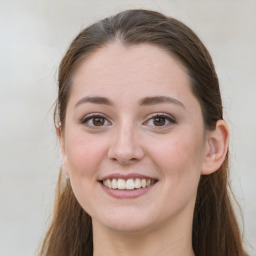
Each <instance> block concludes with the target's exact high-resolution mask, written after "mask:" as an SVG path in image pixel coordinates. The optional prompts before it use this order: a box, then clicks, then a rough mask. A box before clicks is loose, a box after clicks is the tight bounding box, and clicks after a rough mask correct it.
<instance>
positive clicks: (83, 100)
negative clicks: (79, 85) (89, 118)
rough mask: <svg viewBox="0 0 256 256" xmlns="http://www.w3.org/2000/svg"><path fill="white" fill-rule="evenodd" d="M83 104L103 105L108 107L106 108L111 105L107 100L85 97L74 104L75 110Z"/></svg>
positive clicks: (97, 97)
mask: <svg viewBox="0 0 256 256" xmlns="http://www.w3.org/2000/svg"><path fill="white" fill-rule="evenodd" d="M83 103H94V104H103V105H108V106H112V105H113V103H112V102H111V101H110V100H109V99H108V98H105V97H100V96H86V97H83V98H82V99H80V100H79V101H78V102H77V103H76V105H75V108H76V107H78V106H79V105H81V104H83Z"/></svg>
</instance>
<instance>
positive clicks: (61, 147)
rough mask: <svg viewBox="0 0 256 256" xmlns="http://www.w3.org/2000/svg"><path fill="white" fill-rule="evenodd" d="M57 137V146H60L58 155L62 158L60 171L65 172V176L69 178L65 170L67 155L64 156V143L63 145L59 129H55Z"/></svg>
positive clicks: (66, 169)
mask: <svg viewBox="0 0 256 256" xmlns="http://www.w3.org/2000/svg"><path fill="white" fill-rule="evenodd" d="M56 132H57V136H58V139H59V144H60V153H61V158H62V169H63V171H64V172H65V174H66V175H67V176H69V171H68V168H67V154H66V149H65V143H64V138H63V134H62V132H61V128H60V127H59V128H57V129H56Z"/></svg>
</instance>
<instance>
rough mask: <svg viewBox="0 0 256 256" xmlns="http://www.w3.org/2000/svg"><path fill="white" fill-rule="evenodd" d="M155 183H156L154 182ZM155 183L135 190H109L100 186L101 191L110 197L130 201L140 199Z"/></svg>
mask: <svg viewBox="0 0 256 256" xmlns="http://www.w3.org/2000/svg"><path fill="white" fill-rule="evenodd" d="M156 183H157V182H156ZM156 183H154V184H152V185H150V186H148V187H145V188H137V189H131V190H129V189H111V188H108V187H106V186H104V185H103V184H102V183H100V184H101V186H102V188H103V190H104V191H105V192H106V193H108V194H109V195H110V196H112V197H115V198H119V199H132V198H136V197H140V196H142V195H144V194H146V193H148V192H149V191H150V190H151V189H152V188H153V187H154V186H155V185H156Z"/></svg>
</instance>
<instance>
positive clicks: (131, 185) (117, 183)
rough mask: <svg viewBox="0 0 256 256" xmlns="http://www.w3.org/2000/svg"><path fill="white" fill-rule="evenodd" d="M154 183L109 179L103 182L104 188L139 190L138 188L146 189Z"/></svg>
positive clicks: (147, 180)
mask: <svg viewBox="0 0 256 256" xmlns="http://www.w3.org/2000/svg"><path fill="white" fill-rule="evenodd" d="M153 183H154V181H153V180H150V179H139V178H136V179H128V180H125V179H107V180H103V184H104V186H106V187H108V188H112V189H128V190H132V189H136V188H137V189H138V188H141V187H142V188H145V187H148V186H150V185H152V184H153Z"/></svg>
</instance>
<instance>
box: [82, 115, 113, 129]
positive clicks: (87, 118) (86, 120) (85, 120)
mask: <svg viewBox="0 0 256 256" xmlns="http://www.w3.org/2000/svg"><path fill="white" fill-rule="evenodd" d="M96 118H100V119H102V120H103V122H104V124H105V122H108V124H107V125H110V124H111V122H110V121H108V120H107V118H106V117H105V116H104V115H102V114H89V115H87V116H85V117H84V118H83V119H82V120H81V124H84V125H86V126H88V127H90V128H94V129H99V128H101V127H103V126H105V125H99V126H97V125H93V124H89V122H90V121H91V122H93V121H94V120H95V119H96Z"/></svg>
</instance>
